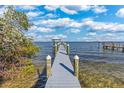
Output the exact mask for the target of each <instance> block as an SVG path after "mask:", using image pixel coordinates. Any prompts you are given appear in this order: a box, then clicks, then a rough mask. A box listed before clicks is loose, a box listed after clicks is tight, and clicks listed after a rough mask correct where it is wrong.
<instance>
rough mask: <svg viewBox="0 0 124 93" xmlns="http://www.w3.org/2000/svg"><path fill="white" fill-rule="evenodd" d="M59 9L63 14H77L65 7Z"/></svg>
mask: <svg viewBox="0 0 124 93" xmlns="http://www.w3.org/2000/svg"><path fill="white" fill-rule="evenodd" d="M60 9H61V10H62V11H63V12H65V13H67V14H72V15H73V14H77V11H75V10H71V9H69V8H67V7H65V6H62V7H61V8H60Z"/></svg>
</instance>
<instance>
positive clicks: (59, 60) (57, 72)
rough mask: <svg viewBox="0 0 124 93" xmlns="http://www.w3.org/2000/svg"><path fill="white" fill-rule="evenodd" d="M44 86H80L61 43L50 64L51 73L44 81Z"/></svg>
mask: <svg viewBox="0 0 124 93" xmlns="http://www.w3.org/2000/svg"><path fill="white" fill-rule="evenodd" d="M45 87H46V88H80V87H81V86H80V83H79V80H78V78H77V77H75V76H74V69H73V66H72V64H71V61H70V59H69V56H68V55H67V53H66V50H65V48H64V46H63V45H60V47H59V51H58V53H57V55H56V57H55V60H54V63H53V66H52V75H51V76H50V77H49V78H48V80H47V82H46V86H45Z"/></svg>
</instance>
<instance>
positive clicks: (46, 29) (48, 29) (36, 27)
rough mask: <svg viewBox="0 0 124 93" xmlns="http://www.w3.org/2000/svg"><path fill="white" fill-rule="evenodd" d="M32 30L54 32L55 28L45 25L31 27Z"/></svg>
mask: <svg viewBox="0 0 124 93" xmlns="http://www.w3.org/2000/svg"><path fill="white" fill-rule="evenodd" d="M30 30H31V31H39V32H43V33H49V32H53V31H54V30H53V29H50V28H45V27H40V26H32V27H31V28H30Z"/></svg>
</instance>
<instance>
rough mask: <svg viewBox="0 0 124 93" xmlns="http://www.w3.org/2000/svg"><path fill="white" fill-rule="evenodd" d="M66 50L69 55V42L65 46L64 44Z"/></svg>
mask: <svg viewBox="0 0 124 93" xmlns="http://www.w3.org/2000/svg"><path fill="white" fill-rule="evenodd" d="M66 51H67V55H69V54H70V46H69V44H67V46H66Z"/></svg>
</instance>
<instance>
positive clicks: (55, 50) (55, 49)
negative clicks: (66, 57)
mask: <svg viewBox="0 0 124 93" xmlns="http://www.w3.org/2000/svg"><path fill="white" fill-rule="evenodd" d="M57 51H58V50H57V44H55V46H54V53H55V55H56V54H57Z"/></svg>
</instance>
